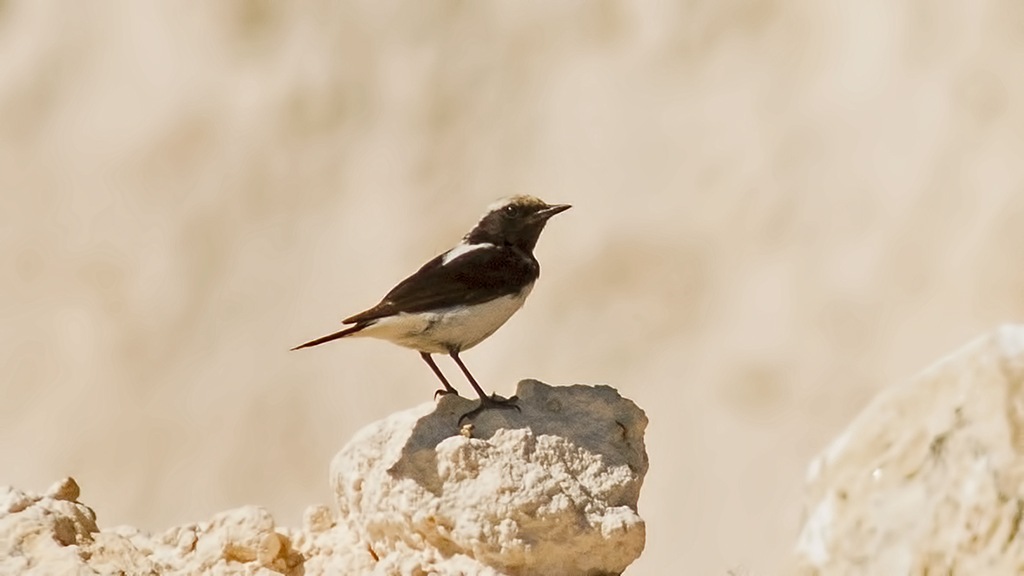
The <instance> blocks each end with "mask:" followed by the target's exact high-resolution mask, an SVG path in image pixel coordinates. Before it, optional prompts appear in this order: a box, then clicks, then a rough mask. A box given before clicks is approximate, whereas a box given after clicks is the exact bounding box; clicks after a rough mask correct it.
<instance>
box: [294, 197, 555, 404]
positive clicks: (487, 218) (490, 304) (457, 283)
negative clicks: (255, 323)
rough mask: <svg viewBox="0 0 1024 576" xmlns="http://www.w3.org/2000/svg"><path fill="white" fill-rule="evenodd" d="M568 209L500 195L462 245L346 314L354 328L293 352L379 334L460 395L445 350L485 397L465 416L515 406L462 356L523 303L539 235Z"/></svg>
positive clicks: (535, 270)
mask: <svg viewBox="0 0 1024 576" xmlns="http://www.w3.org/2000/svg"><path fill="white" fill-rule="evenodd" d="M569 208H570V206H569V205H568V204H556V205H550V204H546V203H544V202H543V201H541V200H540V199H538V198H534V197H533V196H512V197H510V198H507V199H503V200H499V201H498V202H496V203H494V204H492V205H491V206H490V207H489V208H488V211H487V213H486V214H484V216H483V217H482V218H481V219H480V222H478V223H477V225H476V226H475V227H474V228H473V229H472V230H470V231H469V233H468V234H466V235H465V236H464V237H463V238H462V242H460V243H459V244H458V245H457V246H455V247H454V248H452V249H451V250H449V251H447V252H445V253H444V254H441V255H440V256H438V257H436V258H434V259H433V260H431V261H430V262H427V263H426V264H424V265H423V267H422V268H420V269H419V270H417V271H416V273H415V274H413V275H412V276H409V277H408V278H406V279H405V280H402V281H401V282H400V283H399V284H398V285H397V286H395V287H394V288H393V289H392V290H391V291H390V292H388V293H387V295H386V296H384V299H383V300H381V301H380V303H379V304H377V305H376V306H374V307H373V308H370V309H369V310H366V311H364V312H360V313H359V314H356V315H355V316H352V317H350V318H346V319H345V320H344V321H343V323H344V324H352V326H351V327H349V328H345V329H344V330H341V331H338V332H335V333H333V334H328V335H327V336H323V337H322V338H317V339H316V340H311V341H309V342H306V343H305V344H302V345H300V346H296V347H295V348H293V349H292V350H298V349H300V348H308V347H310V346H316V345H318V344H323V343H325V342H330V341H332V340H337V339H339V338H345V337H346V336H370V337H373V338H381V339H383V340H388V341H390V342H394V343H395V344H398V345H400V346H405V347H406V348H412V349H413V350H418V351H419V352H420V355H421V356H422V357H423V361H424V362H426V363H427V365H428V366H430V369H431V370H432V371H433V372H434V374H435V375H437V377H438V379H440V380H441V384H443V385H444V390H438V392H439V393H445V394H448V393H451V394H458V391H457V390H456V389H455V388H454V387H452V385H451V384H449V383H448V380H447V379H446V378H445V377H444V374H443V373H442V372H441V370H440V369H439V368H438V367H437V364H435V363H434V359H433V358H431V356H430V355H431V354H447V355H449V356H451V358H452V360H454V361H455V364H457V365H458V366H459V368H460V369H461V370H462V373H463V374H465V375H466V379H467V380H469V384H470V385H471V386H472V387H473V390H475V391H476V393H477V394H478V395H479V396H480V406H479V407H478V408H477V409H476V410H473V411H472V412H470V413H467V414H465V415H463V417H462V418H463V419H464V418H468V417H472V416H473V415H475V414H476V413H478V412H479V411H481V410H484V409H486V408H508V407H511V408H516V407H515V406H514V405H512V404H510V401H509V400H500V399H498V398H495V397H492V396H487V395H486V394H484V391H483V389H481V388H480V385H479V384H477V382H476V379H474V378H473V375H472V374H470V373H469V370H468V369H467V368H466V365H465V364H463V363H462V360H461V359H460V358H459V353H460V352H462V351H463V350H468V349H470V348H472V347H473V346H476V345H477V344H479V343H480V342H482V341H483V340H484V339H486V338H487V337H488V336H490V335H491V334H494V332H495V331H496V330H497V329H498V328H500V327H501V326H502V325H503V324H504V323H505V322H506V321H507V320H508V319H509V318H510V317H511V316H512V315H513V314H515V312H516V311H517V310H519V308H520V307H522V305H523V302H524V301H525V300H526V297H527V296H528V295H529V294H530V290H531V289H532V288H533V284H534V282H536V281H537V278H538V276H540V264H538V263H537V259H536V258H535V257H534V256H533V248H534V247H535V246H536V245H537V240H538V238H540V233H541V231H542V230H544V225H545V224H547V221H548V219H549V218H551V217H552V216H554V215H555V214H559V213H561V212H564V211H565V210H568V209H569ZM460 421H461V419H460Z"/></svg>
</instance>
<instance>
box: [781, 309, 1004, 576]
mask: <svg viewBox="0 0 1024 576" xmlns="http://www.w3.org/2000/svg"><path fill="white" fill-rule="evenodd" d="M807 499H808V504H807V507H806V518H805V521H804V525H803V528H802V531H801V534H800V537H799V541H798V544H797V547H796V560H797V571H798V573H800V574H816V575H819V574H820V575H833V574H843V575H859V574H863V575H871V576H887V575H890V574H891V575H897V574H898V575H901V576H903V575H925V574H944V575H977V574H985V575H987V576H999V575H1003V574H1007V575H1009V574H1021V573H1024V531H1022V530H1021V523H1022V520H1024V326H1006V327H1003V328H1001V329H999V330H997V331H995V332H994V333H991V334H989V335H986V336H984V337H982V338H979V339H978V340H976V341H974V342H972V343H970V344H968V345H967V346H966V347H964V348H963V349H961V350H959V351H958V352H956V353H954V354H953V355H952V356H950V357H948V358H946V359H944V360H942V361H940V362H938V363H937V364H936V365H934V366H932V367H931V368H929V369H927V370H925V371H924V373H922V374H921V375H919V376H918V377H917V378H915V379H914V380H912V381H910V382H908V383H906V384H903V385H900V386H897V387H894V388H891V389H888V390H886V391H884V392H882V393H881V394H880V395H879V396H878V397H877V398H876V399H875V400H874V401H873V402H872V403H871V405H870V406H868V407H867V408H866V409H865V410H864V412H863V413H862V414H861V415H860V416H859V417H858V418H857V419H856V420H855V421H854V422H853V423H852V424H851V425H850V426H849V427H848V428H847V430H846V431H845V432H844V433H843V434H842V435H841V436H840V437H839V438H838V439H837V440H835V442H833V444H832V445H831V446H830V447H829V448H828V449H827V450H826V451H825V452H824V453H823V454H822V455H821V456H819V457H818V458H817V459H816V460H815V462H814V463H813V464H812V465H811V468H810V471H809V478H808V486H807Z"/></svg>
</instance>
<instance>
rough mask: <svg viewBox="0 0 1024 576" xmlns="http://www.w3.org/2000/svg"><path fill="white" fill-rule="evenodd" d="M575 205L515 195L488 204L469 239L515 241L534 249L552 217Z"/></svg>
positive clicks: (524, 247)
mask: <svg viewBox="0 0 1024 576" xmlns="http://www.w3.org/2000/svg"><path fill="white" fill-rule="evenodd" d="M569 208H572V206H570V205H568V204H554V205H552V204H547V203H545V202H544V201H543V200H541V199H540V198H534V197H533V196H511V197H509V198H503V199H501V200H498V201H497V202H495V203H494V204H491V205H490V206H489V207H488V208H487V213H486V214H484V215H483V217H482V218H480V222H478V223H477V225H476V227H474V228H473V229H472V230H471V231H470V232H469V234H466V238H465V241H466V242H468V243H470V244H478V243H481V242H489V243H491V244H496V245H499V246H500V245H511V246H516V247H518V248H521V249H523V250H525V251H526V252H532V251H533V248H534V246H536V245H537V239H538V238H540V233H541V231H542V230H544V225H545V224H547V222H548V218H551V217H552V216H554V215H555V214H558V213H560V212H564V211H566V210H568V209H569Z"/></svg>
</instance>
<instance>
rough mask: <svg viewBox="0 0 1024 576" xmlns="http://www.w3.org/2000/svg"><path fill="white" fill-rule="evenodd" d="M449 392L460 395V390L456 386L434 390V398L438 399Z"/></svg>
mask: <svg viewBox="0 0 1024 576" xmlns="http://www.w3.org/2000/svg"><path fill="white" fill-rule="evenodd" d="M449 394H455V395H456V396H458V395H459V391H458V390H456V389H455V388H439V389H437V390H436V391H434V400H437V399H438V398H439V397H441V396H447V395H449Z"/></svg>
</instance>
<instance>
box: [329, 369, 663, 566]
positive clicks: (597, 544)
mask: <svg viewBox="0 0 1024 576" xmlns="http://www.w3.org/2000/svg"><path fill="white" fill-rule="evenodd" d="M516 396H517V397H518V399H519V401H518V405H519V407H520V408H521V411H515V410H489V411H486V412H484V413H482V414H480V415H479V416H477V417H476V418H475V420H474V422H473V424H472V425H470V426H465V427H463V428H462V429H461V431H460V429H459V426H458V420H459V416H460V415H462V414H463V413H465V412H466V411H468V410H470V409H471V408H472V407H473V406H474V405H475V403H474V402H471V401H469V400H466V399H464V398H460V397H455V396H450V397H444V398H442V399H441V401H440V402H439V403H438V405H437V407H436V409H435V407H434V406H433V405H429V404H428V405H424V406H421V407H419V408H415V409H412V410H408V411H405V412H401V413H398V414H395V415H393V416H391V417H390V418H388V419H386V420H383V421H381V422H378V423H376V424H374V425H372V426H369V427H367V428H365V429H363V430H362V431H361V432H360V433H359V434H358V435H357V436H356V438H355V439H354V440H353V441H352V442H351V443H350V444H349V445H348V446H347V447H346V448H345V449H344V450H342V451H341V452H340V453H339V454H338V455H337V456H336V457H335V459H334V461H333V463H332V465H331V478H332V481H333V486H334V489H335V494H336V496H337V500H338V507H339V509H340V511H341V517H343V518H345V519H346V521H347V522H348V524H349V527H350V529H351V530H352V531H353V532H354V533H355V534H357V535H358V537H359V539H360V541H362V542H364V543H366V545H367V547H368V549H370V550H372V553H373V554H374V555H376V556H377V557H378V558H379V559H380V561H379V567H380V568H381V569H383V570H384V571H385V572H386V573H392V572H395V573H398V572H401V573H416V572H417V570H422V571H426V572H438V573H442V574H447V573H465V574H606V573H611V574H616V573H619V572H621V571H622V570H624V569H625V568H626V566H628V565H629V564H630V563H631V562H632V561H633V560H635V559H636V558H637V557H638V556H639V555H640V552H641V551H642V550H643V547H644V539H645V533H644V522H643V520H642V519H641V518H640V516H639V515H638V514H637V511H636V503H637V498H638V496H639V494H640V486H641V484H642V482H643V478H644V474H645V473H646V472H647V454H646V451H645V450H644V442H643V433H644V429H645V427H646V425H647V418H646V416H645V415H644V413H643V411H641V410H640V409H639V408H638V407H637V406H636V405H635V404H633V403H632V402H630V401H629V400H626V399H623V398H622V397H621V396H619V394H618V393H617V392H616V391H615V390H614V389H612V388H609V387H606V386H597V387H590V386H571V387H559V388H554V387H550V386H547V385H545V384H542V383H540V382H537V381H533V380H524V381H522V382H520V383H519V388H518V391H517V394H516ZM460 432H461V433H460Z"/></svg>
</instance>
